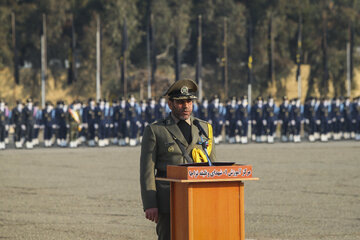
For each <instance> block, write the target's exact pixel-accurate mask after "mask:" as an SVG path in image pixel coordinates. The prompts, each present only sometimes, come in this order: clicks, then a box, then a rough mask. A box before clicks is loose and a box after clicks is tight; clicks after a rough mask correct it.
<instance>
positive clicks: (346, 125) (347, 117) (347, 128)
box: [342, 97, 353, 139]
mask: <svg viewBox="0 0 360 240" xmlns="http://www.w3.org/2000/svg"><path fill="white" fill-rule="evenodd" d="M351 108H352V106H351V102H350V99H349V98H348V97H346V98H345V102H344V104H343V112H342V115H343V118H344V121H343V124H342V130H343V133H344V139H350V137H351V132H353V128H352V127H353V125H352V121H351V110H352V109H351Z"/></svg>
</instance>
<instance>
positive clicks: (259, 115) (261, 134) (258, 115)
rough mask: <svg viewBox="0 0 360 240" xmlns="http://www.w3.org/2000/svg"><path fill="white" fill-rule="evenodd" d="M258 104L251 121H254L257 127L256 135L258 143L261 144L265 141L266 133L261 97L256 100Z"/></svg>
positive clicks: (255, 106)
mask: <svg viewBox="0 0 360 240" xmlns="http://www.w3.org/2000/svg"><path fill="white" fill-rule="evenodd" d="M256 100H257V101H256V103H255V105H254V110H253V112H252V113H253V115H252V116H251V119H252V121H253V124H254V127H255V129H254V130H255V135H256V142H258V143H261V142H264V141H265V131H264V123H265V122H264V120H265V119H264V105H263V99H262V97H261V96H259V97H258V98H257V99H256Z"/></svg>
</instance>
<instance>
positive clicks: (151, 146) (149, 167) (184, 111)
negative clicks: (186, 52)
mask: <svg viewBox="0 0 360 240" xmlns="http://www.w3.org/2000/svg"><path fill="white" fill-rule="evenodd" d="M196 91H197V85H196V83H195V82H194V81H192V80H188V79H185V80H179V81H177V82H175V83H174V84H173V85H171V86H170V88H169V89H168V90H167V92H166V93H165V95H166V96H167V97H168V106H169V108H170V109H171V113H170V114H169V115H168V116H167V117H166V118H165V119H159V120H158V121H156V122H154V123H152V124H149V125H148V126H147V127H146V128H145V131H144V136H143V141H142V145H141V156H140V184H141V196H142V202H143V207H144V211H145V217H146V218H147V219H149V220H151V221H154V222H156V223H157V226H156V231H157V234H158V239H167V240H168V239H170V187H169V183H168V182H163V181H158V180H155V177H156V176H157V177H166V168H167V165H170V164H172V165H177V164H183V163H189V162H193V161H194V160H193V159H195V161H199V162H202V161H204V162H207V159H202V158H198V157H197V156H198V155H200V154H199V152H201V153H204V151H203V150H202V148H201V146H200V145H199V143H200V141H201V137H200V134H199V129H198V128H197V127H196V126H195V124H194V120H197V121H199V124H200V125H201V126H202V127H203V129H204V130H205V131H206V132H207V134H208V137H209V139H208V144H209V145H208V147H207V150H208V152H209V155H210V159H211V160H212V161H215V152H214V144H213V137H212V127H211V125H210V124H208V123H207V122H205V121H203V120H200V119H196V118H194V117H193V116H191V113H192V109H193V100H194V99H195V98H196V96H195V94H196ZM202 138H204V136H202ZM191 156H193V157H191ZM155 171H156V176H155V174H154V173H155Z"/></svg>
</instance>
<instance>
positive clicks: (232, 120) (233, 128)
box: [225, 97, 238, 143]
mask: <svg viewBox="0 0 360 240" xmlns="http://www.w3.org/2000/svg"><path fill="white" fill-rule="evenodd" d="M237 108H238V106H237V99H236V97H233V98H232V99H231V101H230V103H229V104H228V105H227V106H226V115H225V126H226V128H227V135H228V141H229V143H236V139H235V136H236V135H237V118H236V111H237Z"/></svg>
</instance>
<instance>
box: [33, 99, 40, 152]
mask: <svg viewBox="0 0 360 240" xmlns="http://www.w3.org/2000/svg"><path fill="white" fill-rule="evenodd" d="M34 117H35V124H34V131H33V141H32V143H33V146H37V145H39V132H40V126H41V110H40V107H39V103H38V102H35V104H34Z"/></svg>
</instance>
